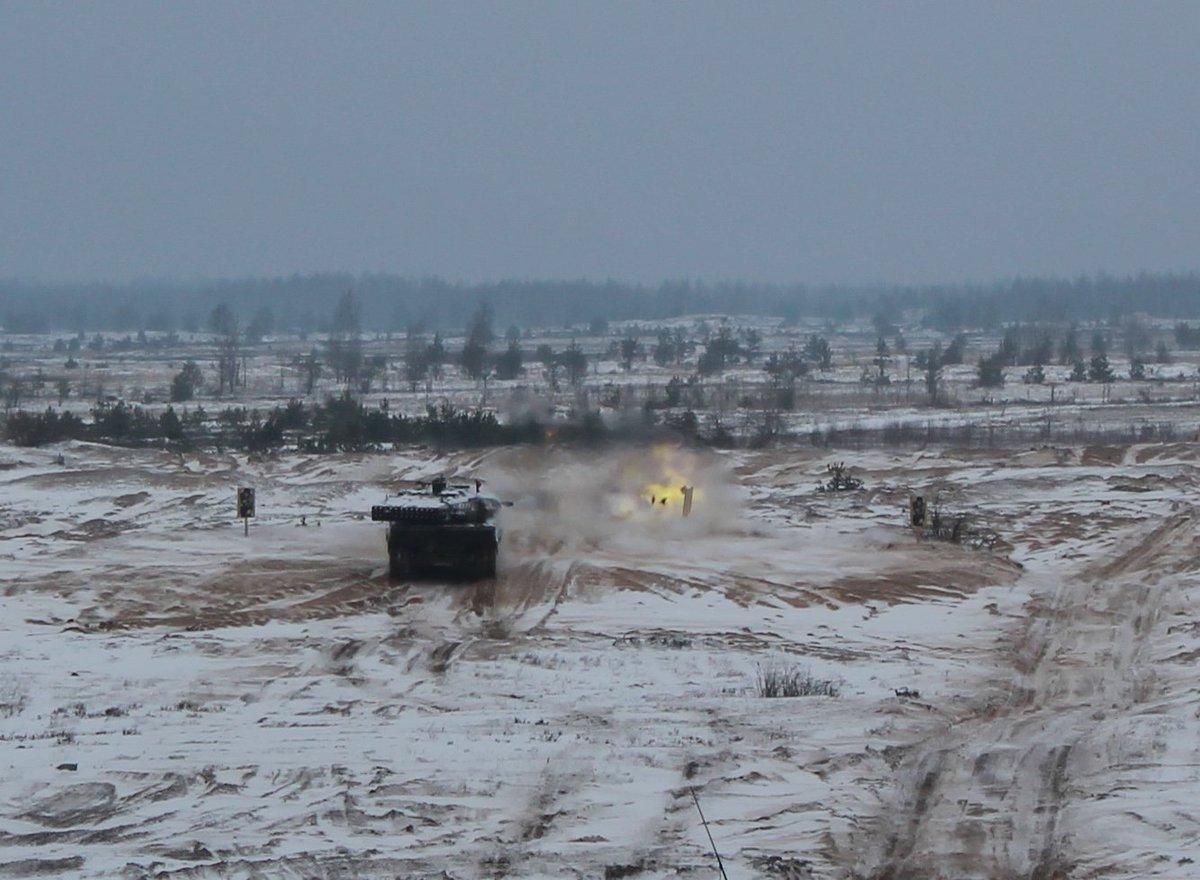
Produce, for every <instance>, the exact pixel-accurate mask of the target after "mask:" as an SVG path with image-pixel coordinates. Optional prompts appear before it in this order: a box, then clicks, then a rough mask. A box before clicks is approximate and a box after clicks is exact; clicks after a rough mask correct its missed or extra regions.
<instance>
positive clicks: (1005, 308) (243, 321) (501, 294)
mask: <svg viewBox="0 0 1200 880" xmlns="http://www.w3.org/2000/svg"><path fill="white" fill-rule="evenodd" d="M348 290H353V291H354V293H355V296H356V298H357V304H358V311H357V312H355V313H354V314H345V313H343V314H342V315H341V330H342V331H344V330H345V328H346V327H347V326H352V325H357V326H358V328H359V332H365V333H372V334H373V333H403V332H405V330H406V329H407V328H409V327H420V328H423V329H424V330H425V331H426V332H432V331H445V330H448V329H455V330H457V329H459V328H463V327H466V326H467V325H468V323H469V321H470V317H471V315H472V314H473V313H474V311H475V310H476V308H477V307H478V305H479V304H480V303H481V302H486V303H488V305H489V307H490V308H491V309H492V314H493V317H494V318H495V319H496V320H498V321H501V322H503V324H502V326H503V325H506V324H509V323H513V324H518V325H520V326H527V327H528V326H537V327H548V326H556V327H577V328H580V329H581V330H584V329H586V330H588V331H590V332H592V333H593V334H594V333H595V332H596V331H597V330H599V331H600V332H603V331H605V330H606V329H607V326H608V322H609V321H615V320H622V321H628V320H651V321H653V320H662V319H666V318H672V317H678V316H681V315H694V314H757V315H773V316H778V317H782V318H784V319H787V320H793V321H794V320H799V319H801V318H806V317H807V318H818V319H821V320H827V321H833V322H845V321H850V320H854V319H860V318H870V319H874V320H875V321H876V327H877V328H879V335H880V336H891V335H893V334H892V333H890V332H885V331H887V330H888V329H890V327H892V326H894V325H896V324H897V323H898V322H899V320H900V318H901V316H903V315H905V314H907V313H911V312H913V311H919V312H920V313H922V314H923V315H924V320H925V322H926V323H927V325H928V326H930V327H932V328H935V329H938V330H942V331H947V332H950V331H955V330H959V329H973V328H983V329H987V328H993V327H997V326H1000V325H1002V324H1008V323H1029V322H1057V323H1069V322H1071V321H1095V320H1111V319H1114V318H1119V317H1121V316H1124V315H1130V314H1135V313H1145V314H1149V315H1152V316H1156V317H1168V318H1183V319H1187V318H1197V317H1200V274H1197V273H1186V274H1163V273H1158V274H1153V273H1147V274H1141V275H1135V276H1127V277H1115V276H1108V275H1096V276H1081V277H1079V278H1074V279H1056V278H1016V279H1012V280H1005V281H997V282H994V283H991V284H981V285H968V284H959V285H929V286H921V287H912V286H908V287H906V286H884V285H876V286H857V287H852V286H813V287H810V286H805V285H801V284H795V285H764V284H746V283H716V284H709V283H704V282H698V281H668V282H663V283H662V284H658V285H654V286H647V285H636V284H624V283H620V282H616V281H605V282H592V281H586V280H578V281H502V282H497V283H491V284H455V283H450V282H447V281H443V280H441V279H437V278H424V279H410V278H402V277H399V276H393V275H358V276H354V275H349V274H333V273H329V274H317V275H306V276H299V275H297V276H291V277H287V278H252V279H238V280H228V281H217V282H211V283H205V284H198V285H185V284H168V283H137V284H129V285H123V286H105V285H87V284H77V285H60V286H50V285H30V284H23V283H20V282H12V281H10V282H0V323H3V326H4V329H5V330H6V331H7V332H10V333H27V332H51V331H53V332H63V331H68V332H72V333H85V334H92V333H96V332H120V333H136V332H137V331H149V332H154V331H159V332H170V331H178V332H200V331H203V330H205V329H206V319H207V318H208V316H209V315H210V314H211V312H212V310H213V309H214V308H215V307H217V306H218V305H219V304H221V303H236V304H237V310H236V318H237V320H238V321H239V324H240V327H244V331H241V332H242V333H243V334H244V335H243V338H244V341H249V342H254V341H256V340H259V339H262V338H263V337H265V336H268V335H270V334H271V333H273V332H277V331H284V332H291V333H295V332H298V333H301V334H305V333H337V332H339V318H338V315H337V314H336V310H334V314H331V306H332V305H333V304H335V303H337V302H338V301H339V298H340V297H342V296H343V295H344V294H345V292H346V291H348ZM347 357H348V358H350V359H351V361H352V360H353V346H352V345H351V346H350V348H349V349H348V353H347ZM335 369H337V368H336V367H335Z"/></svg>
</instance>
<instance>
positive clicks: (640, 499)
mask: <svg viewBox="0 0 1200 880" xmlns="http://www.w3.org/2000/svg"><path fill="white" fill-rule="evenodd" d="M697 470H698V468H697V466H696V462H695V460H694V456H693V455H692V454H691V453H689V452H687V451H686V450H682V449H679V448H678V447H674V446H670V445H667V444H660V445H658V446H654V447H652V448H651V449H650V451H649V454H648V455H646V454H642V455H639V456H638V457H637V458H634V459H631V460H630V461H629V462H628V463H627V464H626V466H625V468H624V472H623V477H624V480H623V482H624V483H625V485H626V486H631V487H636V488H635V489H634V491H635V492H636V494H637V501H636V504H634V503H630V502H629V501H628V500H626V501H625V502H623V503H622V504H621V508H622V512H623V513H626V514H628V513H632V512H633V511H634V509H642V510H649V509H651V508H653V509H654V510H669V511H673V512H676V513H679V512H682V510H683V499H684V492H683V490H684V487H685V486H690V487H692V505H693V509H694V508H695V505H696V504H697V503H699V502H700V500H701V499H702V498H703V496H704V491H703V489H702V488H701V487H700V486H697V485H696V479H695V474H696V472H697Z"/></svg>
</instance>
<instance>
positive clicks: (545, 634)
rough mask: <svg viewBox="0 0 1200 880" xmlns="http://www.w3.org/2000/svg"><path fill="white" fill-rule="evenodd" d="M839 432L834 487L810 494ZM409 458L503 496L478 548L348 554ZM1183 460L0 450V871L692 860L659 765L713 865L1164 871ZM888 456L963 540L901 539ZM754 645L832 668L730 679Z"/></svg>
mask: <svg viewBox="0 0 1200 880" xmlns="http://www.w3.org/2000/svg"><path fill="white" fill-rule="evenodd" d="M59 455H61V456H62V459H61V463H60V461H59V459H58V458H57V457H58V456H59ZM842 458H845V459H847V461H848V463H849V464H851V465H852V466H853V467H854V468H855V473H856V474H857V475H859V476H861V477H862V478H863V479H864V480H865V482H866V489H865V490H863V491H861V492H853V493H819V492H817V491H816V485H817V483H818V481H819V480H821V479H823V478H824V477H825V476H826V473H825V466H826V465H827V464H828V463H830V462H831V461H833V460H835V459H842ZM664 471H669V472H670V474H671V475H672V478H674V475H675V474H683V475H685V476H686V477H687V478H688V479H689V480H690V481H692V482H693V483H694V484H695V485H696V486H697V492H698V494H697V504H696V512H695V514H694V515H693V516H692V517H690V518H689V519H687V520H683V519H681V518H680V517H679V516H678V514H677V511H674V510H670V509H668V510H665V511H664V510H656V511H653V512H652V511H650V510H648V509H646V508H645V507H643V506H642V504H641V503H639V501H638V496H639V493H640V491H641V487H642V486H643V485H644V484H645V483H646V481H648V480H649V481H651V482H652V481H654V480H655V479H656V478H657V476H658V475H660V473H661V472H664ZM438 472H443V473H448V474H452V475H468V474H470V475H479V476H481V477H483V478H485V479H487V480H488V481H489V488H490V489H492V490H494V491H496V492H497V493H499V494H501V495H502V496H504V497H506V498H508V499H509V500H511V501H513V506H512V507H511V508H509V509H508V510H507V511H506V520H505V531H504V541H503V544H502V553H501V572H500V576H499V577H498V579H497V580H496V581H495V582H494V583H491V582H484V583H481V584H478V585H468V586H463V585H447V584H437V583H420V584H396V583H392V582H389V581H388V579H387V578H386V575H385V561H386V560H385V554H384V548H383V536H382V533H381V531H380V529H381V527H380V526H379V525H378V524H374V523H371V522H370V521H369V519H367V518H366V516H365V514H366V512H367V511H368V510H369V507H370V505H371V503H373V502H375V501H377V500H378V499H379V498H381V497H382V496H383V494H384V493H385V492H386V491H387V490H388V489H389V488H391V487H392V486H393V485H394V483H395V482H396V481H397V480H400V479H406V478H414V477H421V476H429V475H431V474H433V473H438ZM1198 482H1200V479H1198V474H1197V468H1196V454H1195V449H1194V448H1193V447H1192V446H1191V445H1186V444H1178V445H1173V446H1133V447H1127V448H1125V447H1121V448H1116V447H1103V448H1100V447H1097V448H1060V449H1053V448H1044V449H1036V450H1029V451H1026V452H1018V453H1013V452H1003V453H1001V452H993V453H988V452H978V451H976V452H971V453H962V454H954V453H951V452H940V451H925V452H921V453H903V454H892V453H883V452H869V453H862V454H859V455H856V456H854V457H853V458H851V457H850V456H846V455H838V456H829V455H826V454H824V453H822V452H820V451H819V450H814V449H811V448H801V447H796V448H778V449H772V450H765V451H759V452H739V453H728V454H700V453H691V452H686V451H683V450H666V451H662V450H658V451H656V450H625V451H612V452H604V453H594V452H593V453H587V454H583V453H572V452H569V451H566V450H545V449H500V450H495V451H491V452H487V453H472V454H455V455H438V454H434V453H430V452H428V451H424V450H410V451H407V452H405V453H402V454H396V455H377V456H352V455H344V456H300V455H296V454H282V455H280V456H279V457H275V458H266V459H262V460H250V459H247V458H246V457H243V456H229V455H226V456H213V455H209V454H190V455H184V456H182V457H181V456H179V455H178V454H174V453H167V452H162V451H154V450H118V449H112V448H107V447H102V446H93V445H87V444H72V445H68V446H63V447H57V448H48V449H42V450H27V449H15V448H12V447H0V486H2V489H3V494H2V495H0V589H3V591H4V610H5V613H4V615H3V617H2V618H0V654H2V656H3V661H4V662H3V666H2V667H0V768H2V769H3V771H4V772H3V774H2V776H0V876H27V875H29V876H31V875H34V874H37V873H41V874H57V875H61V876H80V877H111V876H128V877H141V876H167V877H171V876H179V877H274V876H292V877H306V878H307V877H356V876H361V877H380V876H414V877H419V876H439V877H440V876H448V877H455V878H469V877H496V876H504V875H509V876H513V877H564V876H578V877H601V876H603V877H625V876H628V877H634V876H637V877H647V878H653V877H669V876H697V877H701V876H702V877H712V876H714V875H715V871H716V863H715V860H714V858H713V855H712V853H711V851H710V848H709V844H708V838H707V836H706V834H705V830H704V828H703V826H702V825H701V824H700V820H699V816H698V813H697V809H696V804H695V801H694V800H693V796H692V795H693V792H694V793H695V795H696V796H697V797H698V799H699V803H700V806H701V807H702V808H703V810H704V814H705V816H706V817H707V819H708V820H709V823H710V829H711V832H712V836H713V838H714V840H715V842H716V845H717V848H718V849H719V851H720V853H721V855H722V857H723V859H724V862H725V868H726V871H727V872H728V875H729V876H730V877H731V878H733V877H780V878H804V877H830V878H834V877H836V878H850V877H864V878H866V877H871V878H902V877H912V878H917V877H920V878H936V877H979V878H996V877H1038V878H1050V877H1060V876H1061V877H1067V876H1071V877H1076V876H1078V877H1099V876H1104V877H1108V876H1113V877H1118V876H1119V877H1143V876H1170V877H1180V878H1184V877H1194V876H1196V873H1197V872H1196V870H1195V867H1196V866H1195V865H1194V864H1193V863H1192V862H1191V859H1194V858H1195V859H1200V856H1198V855H1197V854H1196V852H1195V850H1196V847H1197V835H1198V834H1200V825H1198V824H1197V820H1196V818H1195V814H1194V802H1195V801H1196V799H1197V795H1200V781H1198V773H1200V771H1198V768H1200V754H1197V749H1198V748H1200V718H1198V711H1197V710H1198V709H1200V691H1197V689H1196V688H1195V687H1194V685H1193V683H1192V671H1193V669H1194V663H1195V658H1196V657H1198V656H1200V622H1198V620H1200V619H1198V618H1197V617H1196V615H1195V613H1194V612H1193V611H1192V605H1191V598H1192V593H1193V592H1194V590H1195V589H1196V582H1195V571H1196V570H1197V567H1198V564H1197V563H1196V562H1195V559H1196V558H1197V548H1196V546H1195V544H1196V535H1197V529H1196V526H1195V523H1194V521H1193V519H1192V516H1191V510H1192V507H1191V504H1190V498H1191V493H1192V492H1194V491H1195V490H1196V488H1197V483H1198ZM239 485H251V486H254V487H255V488H256V489H257V490H258V514H259V516H258V519H257V520H255V521H254V522H253V523H252V525H251V529H250V535H249V537H243V535H242V527H241V524H240V522H238V521H235V520H234V519H233V515H234V490H235V488H236V487H237V486H239ZM910 491H919V492H922V493H925V494H928V495H930V496H934V495H936V496H937V498H938V499H939V501H940V503H941V504H942V506H943V507H944V508H946V509H947V510H964V511H970V512H972V513H974V514H975V515H976V516H977V517H978V519H979V520H980V522H981V523H984V524H986V525H987V526H988V527H989V528H991V529H994V530H995V531H996V532H997V533H998V534H999V535H1000V536H1001V538H1002V542H1001V544H1000V545H998V546H997V549H995V550H993V551H985V550H971V549H967V548H964V547H959V546H954V545H950V544H943V543H937V542H931V541H919V540H918V539H917V538H916V537H915V536H914V534H913V533H912V532H911V531H910V530H909V529H907V528H906V527H905V508H906V504H907V500H908V495H909V493H910ZM301 516H303V517H305V522H306V523H307V525H305V526H301V525H300V524H299V523H300V518H301ZM788 669H795V670H799V671H806V672H808V673H810V674H811V675H812V676H813V677H814V678H815V679H816V680H818V681H828V682H831V683H833V685H834V686H835V688H836V690H837V691H838V695H837V696H836V697H827V696H809V697H797V698H786V699H769V698H764V697H761V696H759V693H758V689H757V687H756V678H757V676H759V675H760V674H762V673H763V672H764V671H768V672H769V671H771V670H788ZM897 689H909V690H910V691H911V692H915V694H916V695H913V696H906V697H900V696H897V694H896V692H895V691H896V690H897Z"/></svg>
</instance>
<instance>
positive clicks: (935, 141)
mask: <svg viewBox="0 0 1200 880" xmlns="http://www.w3.org/2000/svg"><path fill="white" fill-rule="evenodd" d="M1197 44H1200V7H1197V6H1195V5H1194V4H1189V3H1181V2H1175V3H1156V4H1154V5H1137V6H1134V5H1128V4H1116V3H1092V2H1089V3H1061V4H1055V5H1054V6H1041V5H1034V4H1012V3H1006V4H969V5H966V4H951V3H926V4H919V5H915V4H914V5H906V6H903V7H887V6H877V5H849V6H847V5H837V6H832V5H823V4H822V5H816V4H804V5H799V6H798V5H795V4H767V5H756V6H753V7H744V6H735V5H732V4H713V3H696V4H689V5H686V6H683V5H679V6H675V5H650V4H646V5H627V6H616V7H613V6H608V5H599V4H577V3H564V4H540V3H522V4H506V5H490V4H471V3H460V4H454V5H416V4H405V5H394V4H382V3H365V2H363V3H355V4H349V5H337V6H331V5H319V4H286V5H284V4H257V5H252V6H245V5H242V4H232V3H215V4H214V3H205V4H190V3H179V4H171V5H167V6H164V5H156V4H150V3H142V2H114V3H109V4H104V5H96V6H68V5H33V4H28V5H16V4H7V5H4V6H0V106H3V107H4V112H5V119H6V131H5V134H4V136H3V137H0V278H11V279H18V280H20V281H23V282H27V283H33V284H37V283H49V284H57V283H93V282H95V283H102V282H106V283H113V284H124V283H128V282H131V281H147V280H154V281H158V282H171V283H204V282H211V281H216V280H220V279H236V278H255V277H278V276H284V277H286V276H291V275H293V274H300V275H308V274H312V273H318V272H348V273H351V274H356V275H357V274H360V273H374V272H379V273H389V274H396V275H400V276H404V277H422V276H438V277H442V278H445V279H447V280H450V281H461V282H464V283H477V282H484V281H498V280H501V279H542V278H552V279H577V278H588V279H591V280H604V279H606V278H614V279H619V280H621V281H624V282H629V283H635V284H657V283H659V282H661V281H663V280H669V279H694V280H701V279H702V280H705V281H709V282H714V283H716V282H720V281H725V280H730V281H731V280H745V281H750V282H757V283H777V284H784V283H803V284H809V285H823V284H829V283H843V284H847V285H859V284H883V285H908V284H930V283H958V282H963V281H968V282H987V281H989V280H994V279H997V278H1012V277H1027V276H1041V277H1046V276H1049V277H1065V278H1071V277H1076V276H1078V275H1081V274H1094V273H1098V272H1103V273H1108V274H1111V275H1117V276H1121V275H1126V274H1133V273H1137V272H1139V271H1154V272H1187V271H1190V270H1194V269H1195V268H1196V266H1197V259H1196V256H1195V255H1196V254H1197V253H1200V216H1198V215H1197V212H1196V211H1195V207H1194V202H1195V194H1196V192H1197V191H1200V162H1198V161H1197V160H1198V159H1200V139H1198V136H1197V134H1196V132H1195V127H1194V117H1195V113H1196V110H1197V108H1198V107H1200V57H1198V56H1197V54H1196V53H1195V52H1194V47H1195V46H1196V45H1197Z"/></svg>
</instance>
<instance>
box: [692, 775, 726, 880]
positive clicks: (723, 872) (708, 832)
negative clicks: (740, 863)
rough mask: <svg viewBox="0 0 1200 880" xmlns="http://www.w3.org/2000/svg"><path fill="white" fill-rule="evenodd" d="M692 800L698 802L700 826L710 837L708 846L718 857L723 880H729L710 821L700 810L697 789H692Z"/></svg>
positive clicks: (718, 865) (718, 867) (697, 809)
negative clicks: (709, 824) (710, 827)
mask: <svg viewBox="0 0 1200 880" xmlns="http://www.w3.org/2000/svg"><path fill="white" fill-rule="evenodd" d="M691 792H692V800H693V801H695V802H696V812H697V813H699V814H700V824H701V825H703V826H704V833H705V834H707V835H708V845H709V846H711V847H712V851H713V855H714V856H716V857H717V869H718V870H719V871H720V872H721V880H729V877H728V876H726V874H725V863H724V862H722V861H721V854H720V853H719V852H717V844H716V842H715V841H714V840H713V836H712V831H710V830H709V828H708V820H707V819H705V818H704V811H703V810H702V809H700V798H698V797H696V789H694V788H693V789H691Z"/></svg>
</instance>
